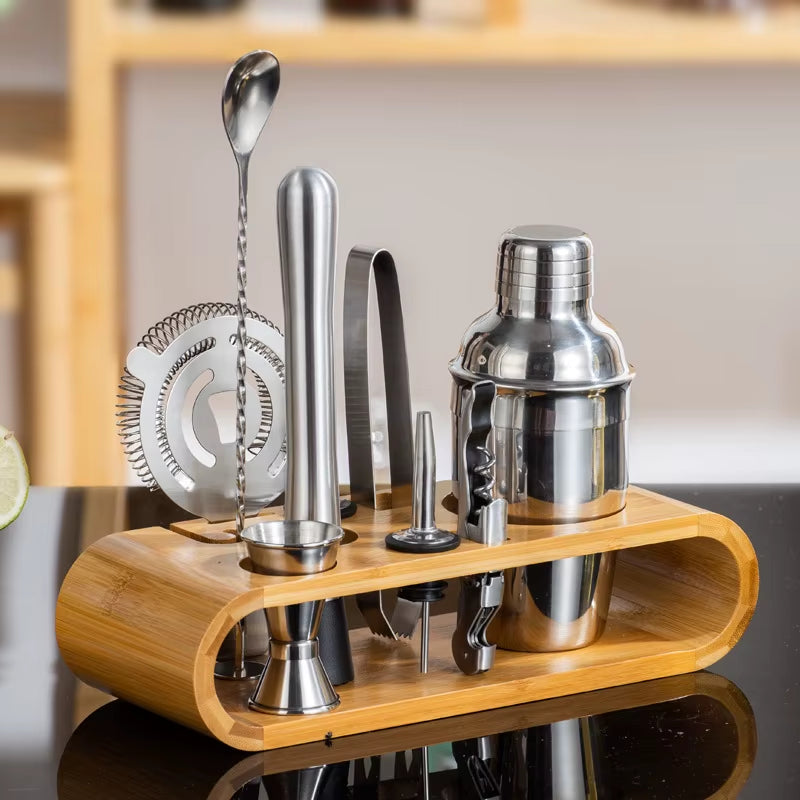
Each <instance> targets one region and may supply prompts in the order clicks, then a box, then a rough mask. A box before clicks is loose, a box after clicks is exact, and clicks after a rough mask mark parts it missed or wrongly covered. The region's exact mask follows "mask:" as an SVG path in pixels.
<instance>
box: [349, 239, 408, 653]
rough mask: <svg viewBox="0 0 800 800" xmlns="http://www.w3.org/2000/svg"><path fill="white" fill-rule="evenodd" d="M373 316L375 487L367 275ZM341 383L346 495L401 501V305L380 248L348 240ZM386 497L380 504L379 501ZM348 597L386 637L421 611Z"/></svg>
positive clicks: (389, 261) (403, 632)
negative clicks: (380, 405) (379, 418)
mask: <svg viewBox="0 0 800 800" xmlns="http://www.w3.org/2000/svg"><path fill="white" fill-rule="evenodd" d="M373 275H374V278H375V290H376V293H377V299H378V314H379V316H380V330H381V345H382V349H383V379H384V385H385V390H386V416H387V432H388V445H389V470H390V480H391V486H390V492H389V493H388V494H387V493H383V494H382V493H381V492H380V491H379V489H380V487H379V486H378V484H377V481H376V479H375V468H374V461H373V456H372V434H373V424H372V416H371V413H370V383H369V348H368V326H369V318H368V310H369V292H370V285H371V279H372V276H373ZM343 319H344V346H343V350H344V388H345V406H346V408H345V410H346V415H347V454H348V460H349V467H350V497H351V499H352V500H354V501H355V502H357V503H362V504H366V505H369V506H372V507H378V506H379V505H380V506H381V507H388V506H390V505H402V504H403V503H405V502H408V500H409V499H410V498H409V489H410V486H411V483H412V479H413V465H412V463H413V462H412V456H411V448H410V447H409V444H410V442H411V441H412V429H411V393H410V389H409V379H408V359H407V357H406V342H405V331H404V328H403V309H402V305H401V302H400V284H399V282H398V279H397V267H396V265H395V262H394V259H393V258H392V256H391V254H390V253H389V251H388V250H385V249H383V248H367V247H354V248H353V249H352V250H351V251H350V254H349V255H348V257H347V267H346V271H345V289H344V318H343ZM387 503H388V505H387ZM356 605H357V606H358V610H359V611H360V612H361V614H362V616H363V617H364V620H365V621H366V623H367V625H368V626H369V628H370V630H371V631H372V633H374V634H376V635H377V636H384V637H386V638H389V639H399V638H408V637H410V636H412V635H413V633H414V630H415V628H416V626H417V622H418V620H419V618H420V614H421V613H422V607H421V605H420V604H419V603H414V602H412V601H409V600H407V599H405V598H403V597H402V596H400V595H398V597H397V602H396V603H395V606H394V610H393V612H392V615H391V618H390V616H389V613H388V610H387V608H386V596H385V593H384V592H364V593H362V594H359V595H357V596H356Z"/></svg>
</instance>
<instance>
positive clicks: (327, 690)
mask: <svg viewBox="0 0 800 800" xmlns="http://www.w3.org/2000/svg"><path fill="white" fill-rule="evenodd" d="M343 536H344V531H343V530H342V528H340V527H339V526H338V525H333V524H330V523H326V522H314V521H312V520H302V521H283V520H276V521H273V522H261V523H259V524H257V525H251V526H250V527H248V528H245V529H244V531H242V540H243V541H244V543H245V545H246V546H247V552H248V555H249V556H250V561H251V563H252V569H253V571H254V572H258V573H260V574H261V575H311V574H314V573H316V572H325V571H326V570H329V569H331V568H333V567H334V566H336V556H337V554H338V551H339V545H340V543H341V541H342V537H343ZM324 605H325V601H324V600H311V601H309V602H306V603H296V604H294V605H289V606H280V607H276V608H268V609H267V623H268V624H269V635H270V639H269V660H268V661H267V664H266V666H265V667H264V671H263V673H262V674H261V678H260V679H259V681H258V685H257V686H256V689H255V691H254V692H253V695H252V696H251V698H250V707H251V708H252V709H254V710H256V711H263V712H265V713H267V714H281V715H288V714H318V713H320V712H323V711H330V710H331V709H333V708H336V706H338V705H339V695H338V694H337V693H336V691H335V689H334V688H333V685H332V684H331V682H330V679H329V678H328V674H327V673H326V672H325V667H324V666H323V664H322V661H321V660H320V657H319V641H318V640H317V633H318V632H319V623H320V620H321V619H322V609H323V607H324Z"/></svg>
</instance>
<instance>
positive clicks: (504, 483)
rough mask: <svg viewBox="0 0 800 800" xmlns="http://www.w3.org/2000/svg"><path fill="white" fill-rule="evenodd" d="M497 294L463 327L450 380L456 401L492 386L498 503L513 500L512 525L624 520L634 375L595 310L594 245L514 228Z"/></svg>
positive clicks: (579, 237) (560, 231)
mask: <svg viewBox="0 0 800 800" xmlns="http://www.w3.org/2000/svg"><path fill="white" fill-rule="evenodd" d="M496 286H497V299H496V304H495V306H494V307H493V308H492V309H491V310H490V311H488V312H487V313H486V314H484V315H483V316H481V317H479V318H478V319H477V320H475V322H473V323H472V325H470V327H469V328H468V330H467V332H466V334H465V335H464V338H463V340H462V343H461V347H460V350H459V353H458V356H457V357H456V358H455V359H454V361H453V362H452V363H451V365H450V371H451V373H452V375H453V377H454V379H455V383H456V392H457V390H458V387H459V386H460V385H463V384H467V385H469V384H473V383H476V382H478V381H485V380H489V381H491V382H492V383H494V384H495V386H496V387H497V400H496V402H495V403H494V411H493V414H494V418H493V424H492V437H491V440H490V445H489V449H490V450H491V451H492V454H493V455H494V457H495V459H496V464H495V466H494V469H493V472H494V474H495V477H496V490H497V491H496V494H497V496H499V497H504V498H505V499H507V500H508V503H509V509H508V513H509V517H510V519H511V520H512V522H522V523H538V522H544V523H554V522H555V523H559V522H576V521H582V520H586V519H594V518H596V517H602V516H605V515H608V514H613V513H615V512H617V511H619V510H620V509H621V508H622V507H623V506H624V505H625V492H626V490H627V483H628V474H627V420H628V395H629V387H630V383H631V381H632V380H633V377H634V371H633V369H632V368H631V367H630V366H629V365H628V363H627V360H626V359H625V352H624V350H623V347H622V343H621V341H620V339H619V336H618V335H617V334H616V332H615V331H614V330H613V328H611V326H610V325H609V324H608V323H607V322H606V321H605V320H603V319H602V318H600V317H599V316H598V315H597V314H596V313H595V311H594V308H593V306H592V291H593V289H592V287H593V250H592V243H591V241H590V239H589V237H588V236H586V234H585V233H583V232H582V231H579V230H577V229H575V228H566V227H562V226H557V225H527V226H522V227H519V228H513V229H511V230H510V231H508V232H506V233H505V234H504V235H503V238H502V240H501V242H500V248H499V253H498V262H497V284H496ZM454 411H455V409H454ZM455 424H456V418H455V417H454V425H455ZM456 456H458V454H457V453H456ZM460 466H461V462H460V459H459V458H455V459H454V468H455V469H456V471H458V469H459V468H460ZM454 479H455V482H456V483H458V475H457V474H456V475H454Z"/></svg>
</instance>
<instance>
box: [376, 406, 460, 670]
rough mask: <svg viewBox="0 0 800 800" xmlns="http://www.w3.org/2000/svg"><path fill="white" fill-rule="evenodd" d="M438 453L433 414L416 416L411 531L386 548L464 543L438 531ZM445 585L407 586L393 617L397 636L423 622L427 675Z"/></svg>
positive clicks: (389, 540)
mask: <svg viewBox="0 0 800 800" xmlns="http://www.w3.org/2000/svg"><path fill="white" fill-rule="evenodd" d="M435 510H436V449H435V444H434V440H433V422H432V420H431V413H430V411H420V412H418V413H417V426H416V437H415V442H414V488H413V495H412V511H411V527H410V528H406V529H405V530H402V531H396V532H395V533H390V534H389V535H388V536H387V537H386V546H387V547H388V548H389V549H390V550H399V551H401V552H404V553H442V552H445V551H447V550H453V549H454V548H456V547H458V546H459V544H460V543H461V540H460V538H459V536H458V534H456V533H451V532H450V531H443V530H440V529H439V528H437V527H436V517H435ZM446 587H447V583H445V581H432V582H430V581H429V582H427V583H422V584H416V585H414V586H405V587H403V588H402V589H400V591H399V592H398V594H397V605H396V606H395V610H394V614H393V616H392V624H391V626H392V628H393V629H394V630H395V631H396V632H400V631H403V632H408V635H409V636H410V635H411V634H412V633H413V631H414V629H415V628H416V626H417V621H418V620H419V619H420V617H421V618H422V631H421V638H420V672H422V673H426V672H427V671H428V645H429V642H430V616H431V603H433V602H435V601H437V600H441V599H442V598H443V597H444V589H445V588H446Z"/></svg>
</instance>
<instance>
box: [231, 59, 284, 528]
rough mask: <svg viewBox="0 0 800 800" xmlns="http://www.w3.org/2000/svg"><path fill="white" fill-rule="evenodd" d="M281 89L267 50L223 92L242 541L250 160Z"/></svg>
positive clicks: (236, 68)
mask: <svg viewBox="0 0 800 800" xmlns="http://www.w3.org/2000/svg"><path fill="white" fill-rule="evenodd" d="M279 86H280V65H279V64H278V59H277V58H275V56H274V55H272V53H268V52H267V51H266V50H256V51H254V52H252V53H247V54H246V55H244V56H242V57H241V58H240V59H239V60H238V61H236V63H235V64H234V65H233V66H232V67H231V69H230V71H229V72H228V75H227V77H226V78H225V87H224V89H223V91H222V119H223V122H224V123H225V132H226V133H227V135H228V141H229V142H230V145H231V149H232V150H233V155H234V157H235V159H236V167H237V170H238V173H239V220H238V236H237V239H236V256H237V259H236V260H237V264H236V283H237V303H236V322H237V325H236V535H237V537H239V538H241V535H242V528H244V517H245V511H246V510H245V494H246V476H245V459H246V454H247V451H246V449H245V428H246V421H247V420H246V415H245V405H246V400H247V359H246V339H247V331H246V329H245V319H246V317H247V177H248V169H249V165H250V157H251V155H252V154H253V150H254V149H255V146H256V143H257V142H258V138H259V136H261V131H262V130H263V129H264V126H265V125H266V124H267V119H269V115H270V112H271V111H272V105H273V103H274V102H275V97H276V96H277V94H278V87H279Z"/></svg>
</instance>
